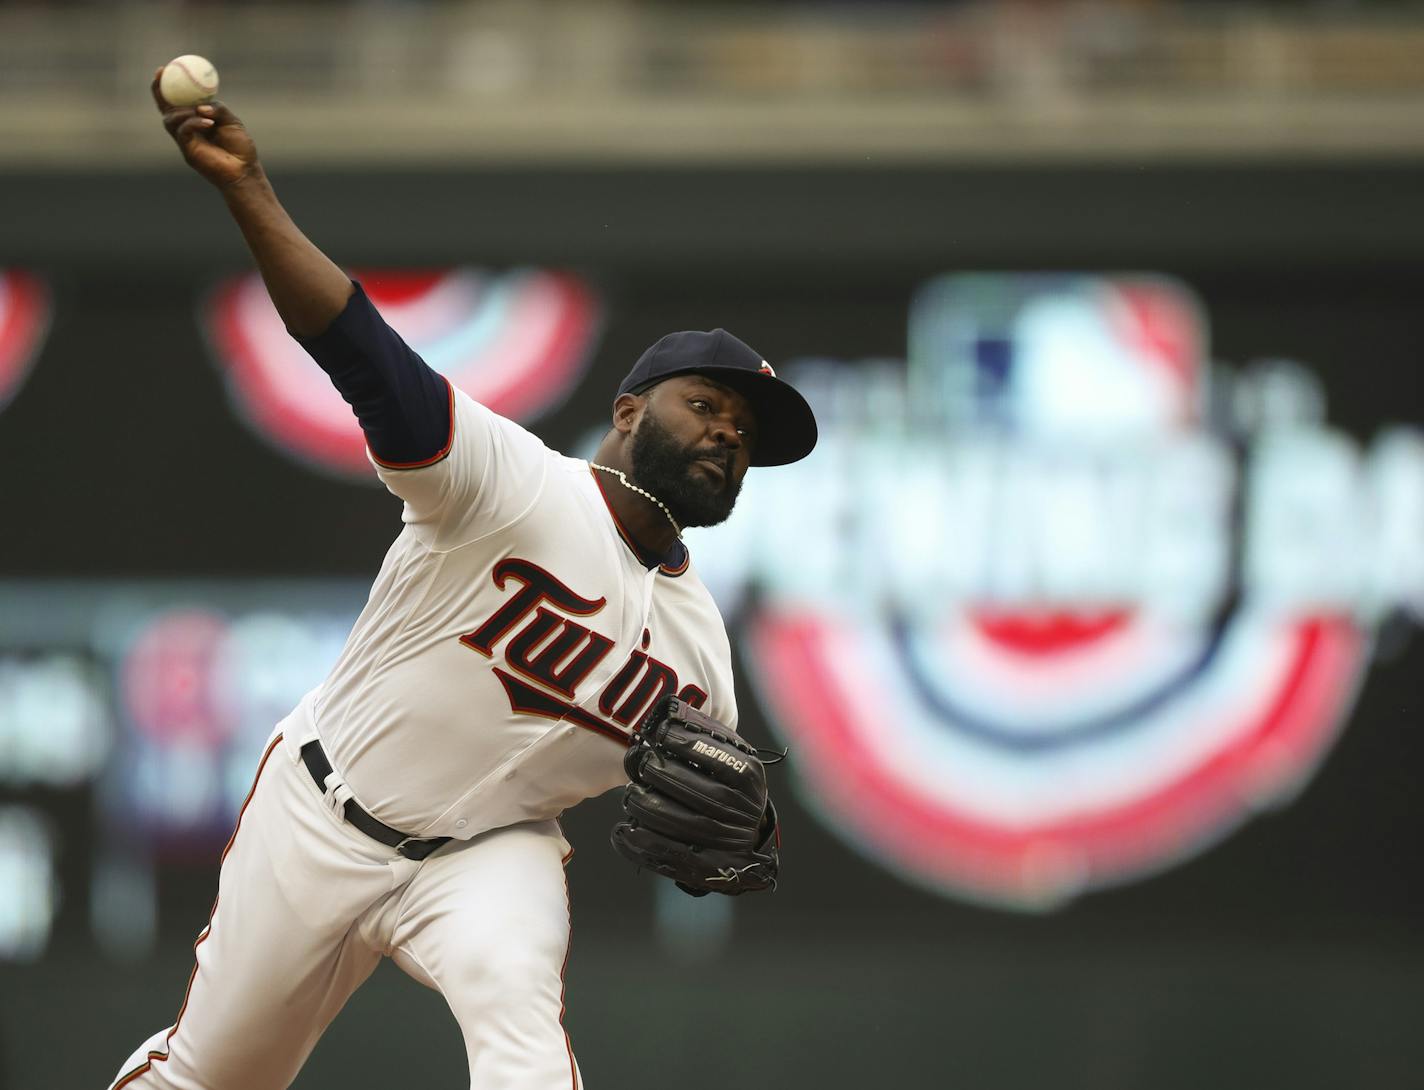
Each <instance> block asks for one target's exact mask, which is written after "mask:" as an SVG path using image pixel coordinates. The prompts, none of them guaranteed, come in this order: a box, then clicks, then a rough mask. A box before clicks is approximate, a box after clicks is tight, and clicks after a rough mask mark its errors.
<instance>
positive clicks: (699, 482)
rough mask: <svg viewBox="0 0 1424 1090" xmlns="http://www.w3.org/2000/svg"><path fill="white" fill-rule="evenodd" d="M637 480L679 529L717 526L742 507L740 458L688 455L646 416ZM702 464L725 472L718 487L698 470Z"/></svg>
mask: <svg viewBox="0 0 1424 1090" xmlns="http://www.w3.org/2000/svg"><path fill="white" fill-rule="evenodd" d="M629 455H630V457H631V459H632V462H633V474H632V476H633V480H634V481H636V482H637V483H638V484H639V485H640V486H642V487H643V488H646V489H647V490H648V491H649V492H651V493H652V494H653V495H654V496H656V497H657V498H658V499H660V500H662V501H663V503H665V504H667V507H668V510H669V511H671V512H672V517H673V518H674V519H676V520H677V524H678V525H679V526H716V525H717V524H718V523H719V522H723V521H725V520H726V518H727V516H728V515H730V514H731V513H732V508H733V507H734V506H735V505H736V502H737V493H739V492H740V491H741V490H742V482H741V481H739V480H737V479H736V478H734V477H733V476H732V462H733V460H734V456H733V454H732V452H731V451H728V450H721V449H718V448H717V447H703V448H700V449H699V448H692V449H685V448H683V447H681V446H679V445H678V443H677V440H676V439H674V438H673V435H672V432H670V431H668V430H667V428H665V427H663V425H662V423H661V422H660V421H659V420H658V419H657V418H656V417H655V416H653V414H652V413H644V414H643V419H642V420H641V421H639V423H638V430H637V431H635V432H634V433H633V445H632V448H631V449H630V451H629ZM699 458H706V459H709V460H710V461H712V462H715V463H716V464H717V465H719V466H721V467H722V474H723V478H722V481H721V482H720V483H718V482H717V481H716V480H715V479H713V478H712V477H709V476H708V475H707V474H705V473H703V472H702V470H700V469H696V468H694V463H695V462H696V461H697V460H698V459H699Z"/></svg>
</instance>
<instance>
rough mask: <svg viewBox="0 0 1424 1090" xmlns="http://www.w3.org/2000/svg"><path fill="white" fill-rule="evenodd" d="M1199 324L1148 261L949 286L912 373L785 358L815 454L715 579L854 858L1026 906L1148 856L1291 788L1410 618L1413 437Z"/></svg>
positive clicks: (760, 511)
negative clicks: (1348, 428) (1349, 410)
mask: <svg viewBox="0 0 1424 1090" xmlns="http://www.w3.org/2000/svg"><path fill="white" fill-rule="evenodd" d="M1206 342H1207V335H1206V322H1205V317H1204V314H1203V311H1202V308H1201V306H1200V305H1199V304H1198V302H1197V301H1196V299H1195V298H1194V297H1193V295H1192V294H1191V293H1190V291H1189V290H1188V289H1187V288H1186V287H1184V286H1183V285H1181V284H1179V283H1176V282H1173V281H1170V280H1167V279H1164V278H1161V277H1147V276H1121V277H1105V276H1085V275H1073V276H1067V275H1018V276H1015V275H967V276H948V277H943V278H940V279H936V280H933V281H931V282H929V283H928V284H926V285H924V286H923V288H922V289H921V290H920V291H919V293H918V294H917V295H916V297H915V299H914V300H913V303H912V306H911V319H910V330H909V352H908V359H907V360H906V361H905V362H904V363H901V362H900V361H862V362H861V363H859V364H858V365H856V366H854V367H847V366H845V365H844V364H842V363H838V362H836V361H802V362H800V363H798V364H796V365H794V366H793V367H792V368H789V369H791V370H793V371H794V372H795V373H794V375H793V381H797V382H798V383H800V384H801V385H802V386H803V387H804V388H805V389H807V391H808V393H809V394H810V396H811V397H812V398H813V400H815V401H816V403H817V411H818V415H819V416H820V419H821V422H822V430H823V440H822V449H821V450H818V452H817V457H815V458H812V459H808V460H807V462H806V463H804V464H798V465H797V466H792V467H787V470H786V471H784V473H783V474H781V475H778V476H776V477H775V479H768V480H767V481H764V482H763V481H761V480H758V481H756V482H754V483H755V490H754V491H751V490H749V494H748V499H750V500H751V502H750V503H749V504H747V507H748V508H749V510H748V511H746V512H745V513H739V520H734V521H738V525H737V527H736V528H732V527H730V526H729V528H728V529H727V530H726V531H725V533H726V534H727V535H728V536H729V537H736V538H739V540H737V541H735V542H732V541H728V542H725V543H724V545H725V546H726V547H727V548H728V549H730V550H731V551H732V554H733V555H734V556H736V557H738V558H739V559H737V560H734V561H731V562H723V563H721V564H720V566H719V562H718V561H717V560H716V559H715V558H712V559H711V565H712V570H711V571H704V574H705V575H707V576H708V577H709V583H710V584H711V585H712V586H713V587H714V591H715V592H716V593H718V594H719V595H720V596H722V597H723V598H724V599H727V598H729V597H730V598H733V599H735V598H736V597H738V596H739V595H741V594H742V593H743V592H744V591H745V590H746V588H748V587H751V586H755V587H757V588H758V590H759V593H758V594H756V595H755V596H754V597H752V596H748V604H747V608H746V610H745V615H746V620H745V622H744V624H745V628H746V639H745V640H744V646H745V647H747V648H749V654H748V656H747V657H748V665H749V667H750V669H751V672H752V674H753V677H754V681H755V684H756V686H757V689H758V691H759V694H760V696H761V698H762V700H763V703H764V706H766V707H767V708H768V709H769V711H770V712H771V715H772V718H773V721H774V722H775V723H776V725H777V726H778V728H779V729H780V730H781V731H782V732H783V733H784V734H786V735H787V736H789V740H790V741H791V744H792V749H793V752H794V753H795V754H796V756H797V762H796V766H797V768H798V769H799V770H800V773H801V776H802V779H803V783H804V786H805V794H806V797H807V799H808V801H809V802H810V803H811V804H812V805H813V807H814V808H815V809H816V810H817V811H819V812H820V813H821V814H822V815H824V817H825V818H826V819H827V820H828V822H829V823H830V824H831V826H832V827H833V828H835V829H836V830H838V831H839V832H841V833H842V834H844V835H845V836H847V837H848V838H849V839H850V840H851V841H852V842H853V843H855V844H856V845H858V846H860V847H861V848H863V849H864V850H865V851H866V852H867V853H868V854H869V855H870V856H871V857H872V858H873V859H875V860H877V861H879V862H882V863H885V864H887V865H890V866H892V867H894V868H895V869H897V870H899V871H901V872H902V873H904V874H905V875H906V876H907V877H910V878H912V879H914V880H916V881H919V882H922V883H924V884H928V885H930V886H932V887H935V888H938V889H942V890H946V891H952V892H954V893H956V894H960V895H965V896H968V897H970V898H973V899H978V900H985V901H989V902H993V903H998V904H1003V905H1008V906H1014V907H1027V908H1042V907H1049V906H1052V905H1054V904H1057V903H1061V902H1062V901H1064V900H1066V899H1068V898H1070V897H1072V896H1074V895H1077V894H1079V893H1081V892H1083V891H1086V890H1089V889H1092V888H1097V887H1101V886H1105V885H1110V884H1114V883H1120V882H1124V881H1127V880H1130V879H1132V878H1135V877H1137V876H1140V875H1143V874H1146V873H1150V872H1152V871H1156V870H1160V869H1162V868H1164V867H1166V866H1168V865H1170V864H1172V863H1173V862H1175V861H1178V860H1181V859H1183V858H1185V857H1188V856H1190V855H1192V854H1195V853H1197V852H1199V851H1201V850H1202V849H1203V848H1204V847H1206V846H1207V845H1209V844H1211V843H1212V842H1214V841H1216V840H1218V839H1219V838H1221V837H1222V836H1224V835H1225V834H1226V833H1227V832H1229V831H1230V830H1231V829H1232V828H1233V827H1235V826H1236V825H1237V824H1239V823H1240V822H1241V821H1243V820H1245V819H1246V818H1248V817H1249V816H1250V814H1251V813H1252V812H1253V811H1254V810H1255V809H1257V808H1260V807H1263V806H1269V805H1278V804H1280V803H1283V802H1284V801H1286V800H1288V799H1289V798H1290V797H1291V795H1292V793H1293V792H1294V791H1295V790H1296V789H1297V788H1298V787H1299V786H1300V785H1301V784H1302V783H1303V782H1304V780H1305V779H1306V778H1307V777H1308V775H1309V774H1310V773H1311V771H1312V770H1313V769H1314V768H1315V767H1316V765H1317V763H1318V762H1319V761H1320V760H1321V758H1322V756H1323V755H1324V753H1325V752H1326V750H1327V748H1328V745H1329V743H1330V741H1331V740H1332V739H1333V737H1334V736H1335V734H1336V732H1337V731H1338V730H1339V729H1340V727H1341V726H1342V725H1343V723H1344V722H1345V719H1346V716H1347V713H1348V711H1349V709H1350V706H1351V703H1352V701H1353V697H1354V694H1355V692H1356V689H1357V687H1358V685H1359V684H1360V681H1361V680H1362V677H1363V673H1364V670H1365V667H1366V665H1367V656H1368V651H1369V648H1370V644H1371V635H1372V632H1373V630H1374V627H1375V626H1376V624H1377V623H1378V622H1379V621H1381V620H1382V619H1384V618H1386V617H1390V616H1396V615H1398V616H1407V615H1410V614H1412V615H1413V616H1415V617H1417V616H1418V615H1419V611H1420V606H1421V604H1424V562H1421V559H1420V557H1421V556H1424V441H1421V437H1420V435H1419V433H1418V432H1416V431H1413V430H1410V429H1395V430H1393V431H1390V432H1386V433H1385V434H1383V435H1381V436H1380V437H1379V438H1378V439H1377V440H1376V442H1375V443H1374V444H1373V446H1372V447H1371V448H1370V449H1369V450H1368V451H1362V450H1361V449H1360V448H1359V446H1358V445H1357V444H1356V443H1355V442H1353V441H1352V440H1351V439H1349V438H1348V437H1346V436H1344V435H1342V434H1340V433H1338V432H1335V431H1332V430H1331V429H1329V428H1327V427H1326V426H1325V425H1324V423H1323V420H1322V414H1323V408H1324V394H1323V391H1322V390H1321V389H1320V387H1319V384H1318V383H1317V382H1316V381H1315V380H1314V378H1313V376H1311V374H1310V373H1309V372H1308V371H1307V370H1306V369H1305V368H1303V367H1301V366H1300V365H1297V364H1291V363H1287V362H1284V361H1269V362H1266V363H1262V364H1259V365H1256V366H1253V367H1251V368H1248V369H1246V370H1245V371H1244V372H1241V373H1239V374H1233V373H1232V372H1230V371H1228V370H1227V369H1225V368H1223V367H1216V368H1212V367H1211V366H1210V365H1209V363H1208V357H1207V354H1206ZM1213 387H1216V388H1215V390H1213ZM719 532H721V531H719ZM714 551H717V550H713V549H702V550H700V551H699V554H698V555H699V561H700V562H702V561H703V558H708V557H709V554H711V553H713V552H714ZM719 555H721V553H720V552H719ZM707 566H708V565H707V564H706V563H705V562H704V568H706V567H707Z"/></svg>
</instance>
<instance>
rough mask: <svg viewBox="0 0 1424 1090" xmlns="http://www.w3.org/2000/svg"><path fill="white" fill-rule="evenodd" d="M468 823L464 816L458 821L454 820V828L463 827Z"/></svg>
mask: <svg viewBox="0 0 1424 1090" xmlns="http://www.w3.org/2000/svg"><path fill="white" fill-rule="evenodd" d="M468 824H469V822H468V821H466V820H465V819H464V818H461V819H460V820H459V821H457V822H455V828H457V829H463V828H464V827H465V826H466V825H468Z"/></svg>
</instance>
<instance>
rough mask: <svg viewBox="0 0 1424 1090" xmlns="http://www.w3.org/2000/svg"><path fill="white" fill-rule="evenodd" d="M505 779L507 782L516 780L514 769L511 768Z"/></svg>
mask: <svg viewBox="0 0 1424 1090" xmlns="http://www.w3.org/2000/svg"><path fill="white" fill-rule="evenodd" d="M504 778H505V779H506V780H512V779H514V769H512V768H511V769H510V770H509V771H508V772H506V773H505V774H504Z"/></svg>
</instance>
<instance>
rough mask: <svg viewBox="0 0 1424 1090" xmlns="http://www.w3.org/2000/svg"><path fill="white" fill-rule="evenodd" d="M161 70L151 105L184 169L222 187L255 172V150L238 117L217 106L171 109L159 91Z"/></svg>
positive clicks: (218, 104)
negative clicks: (182, 161) (171, 140)
mask: <svg viewBox="0 0 1424 1090" xmlns="http://www.w3.org/2000/svg"><path fill="white" fill-rule="evenodd" d="M162 75H163V69H162V68H160V69H158V71H157V72H155V73H154V76H153V83H152V85H151V90H152V92H153V101H154V103H155V104H156V105H157V106H158V110H159V112H160V113H161V114H162V115H163V127H164V128H165V129H167V130H168V135H169V136H171V137H172V138H173V142H174V143H176V144H177V145H178V150H179V151H181V152H182V153H183V158H184V159H186V160H187V162H188V165H189V166H191V167H192V168H193V169H194V170H196V171H197V172H198V173H199V174H201V175H202V176H203V177H204V178H206V179H207V180H208V181H210V182H212V183H213V184H214V185H216V186H219V187H222V186H227V185H231V184H232V183H234V182H238V181H241V180H242V179H243V178H246V177H249V176H251V175H253V174H255V173H256V172H257V170H258V169H259V168H258V161H257V146H256V144H255V143H253V140H252V137H251V136H250V135H249V134H248V132H247V128H246V126H244V125H243V123H242V122H241V120H239V119H238V116H237V115H236V114H235V113H233V112H232V111H231V110H230V109H228V108H227V107H226V106H224V105H223V104H222V103H221V102H212V103H204V104H202V105H198V106H172V105H170V104H169V103H168V102H166V101H164V98H163V92H162V91H161V90H160V89H159V80H160V79H161V77H162Z"/></svg>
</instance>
